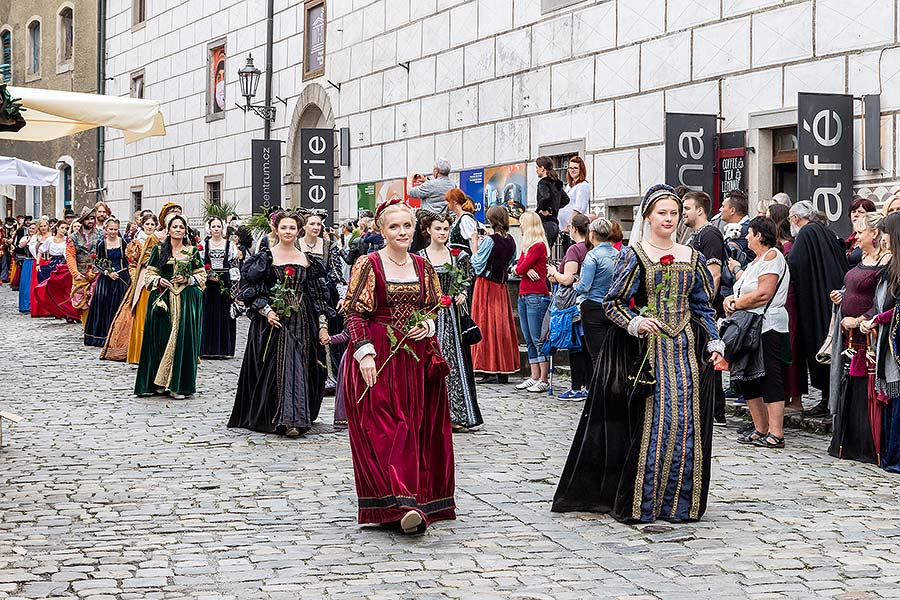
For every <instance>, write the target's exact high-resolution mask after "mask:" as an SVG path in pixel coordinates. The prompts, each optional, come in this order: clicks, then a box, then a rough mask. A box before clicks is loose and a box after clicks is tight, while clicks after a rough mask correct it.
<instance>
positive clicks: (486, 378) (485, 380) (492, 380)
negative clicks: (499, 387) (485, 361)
mask: <svg viewBox="0 0 900 600" xmlns="http://www.w3.org/2000/svg"><path fill="white" fill-rule="evenodd" d="M478 383H500V377H498V376H497V375H485V376H484V377H482V378H481V379H479V380H478Z"/></svg>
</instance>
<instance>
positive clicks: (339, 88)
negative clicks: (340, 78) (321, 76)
mask: <svg viewBox="0 0 900 600" xmlns="http://www.w3.org/2000/svg"><path fill="white" fill-rule="evenodd" d="M325 81H327V82H328V85H330V86H331V87H333V88H334V89H336V90H337V91H339V92H340V91H341V84H339V83H335V82H333V81H332V80H330V79H326V80H325Z"/></svg>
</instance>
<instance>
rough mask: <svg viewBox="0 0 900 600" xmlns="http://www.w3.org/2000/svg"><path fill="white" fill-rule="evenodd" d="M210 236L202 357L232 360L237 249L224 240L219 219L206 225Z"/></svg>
mask: <svg viewBox="0 0 900 600" xmlns="http://www.w3.org/2000/svg"><path fill="white" fill-rule="evenodd" d="M206 229H207V230H208V231H209V235H208V236H206V240H204V242H203V249H202V250H201V252H202V254H203V264H204V266H205V267H206V271H207V278H206V288H205V289H204V290H203V329H202V331H203V337H202V339H201V341H200V358H231V357H233V356H234V345H235V338H236V335H237V326H236V323H235V321H234V319H233V318H232V316H231V305H232V304H233V303H234V300H233V299H232V297H231V293H232V292H231V287H232V285H231V284H232V281H233V280H237V279H240V277H239V276H238V277H233V275H238V273H237V258H238V253H237V249H236V248H235V247H234V244H232V243H231V240H230V239H228V238H226V237H223V233H224V225H223V223H222V219H220V218H219V217H210V218H209V220H207V222H206Z"/></svg>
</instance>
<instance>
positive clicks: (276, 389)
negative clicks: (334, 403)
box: [228, 304, 327, 433]
mask: <svg viewBox="0 0 900 600" xmlns="http://www.w3.org/2000/svg"><path fill="white" fill-rule="evenodd" d="M317 331H318V328H317V327H316V321H315V317H314V315H313V313H312V310H311V308H310V307H309V306H308V305H306V304H303V305H302V307H301V309H300V312H299V313H296V314H294V315H293V316H291V317H290V318H287V319H284V320H282V327H281V328H279V329H275V328H272V327H270V326H269V323H268V321H267V320H266V319H264V318H263V317H261V316H259V315H255V316H253V317H252V319H251V321H250V331H249V333H248V335H247V348H246V350H244V360H243V362H242V363H241V374H240V376H239V377H238V385H237V393H236V394H235V398H234V408H232V411H231V418H230V419H229V420H228V427H242V428H244V429H251V430H253V431H260V432H262V433H284V431H285V430H286V429H287V428H289V427H296V428H297V429H299V430H301V431H305V430H308V429H309V428H310V427H312V424H313V421H315V420H316V419H317V418H318V416H319V409H320V408H321V406H322V398H323V396H324V394H325V377H326V374H327V367H326V364H325V349H324V347H323V346H322V345H321V344H319V340H318V337H317V336H316V332H317Z"/></svg>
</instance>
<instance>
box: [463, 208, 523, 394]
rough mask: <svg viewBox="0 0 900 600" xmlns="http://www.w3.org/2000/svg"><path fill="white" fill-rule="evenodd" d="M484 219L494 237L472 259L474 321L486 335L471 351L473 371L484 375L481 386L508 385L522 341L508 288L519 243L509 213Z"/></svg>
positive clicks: (489, 212) (482, 243)
mask: <svg viewBox="0 0 900 600" xmlns="http://www.w3.org/2000/svg"><path fill="white" fill-rule="evenodd" d="M485 217H486V219H487V222H488V226H489V227H490V228H491V230H492V231H493V233H492V234H491V235H489V236H486V237H484V238H482V239H481V240H480V241H479V242H478V251H477V252H476V253H475V255H474V256H473V257H472V268H473V269H474V271H475V275H476V277H475V288H474V291H473V293H472V319H473V320H474V321H475V323H476V324H477V325H478V327H479V328H480V329H481V331H483V332H487V335H485V336H484V337H483V339H482V340H481V342H479V343H478V344H475V346H473V347H472V368H473V369H474V371H475V372H476V373H484V374H485V375H484V377H482V378H481V380H479V383H503V384H505V383H509V374H510V373H515V372H517V371H518V370H519V340H518V337H517V335H516V327H515V324H514V323H515V322H514V321H513V311H512V303H511V302H510V300H509V291H508V290H507V288H506V282H507V280H508V279H509V265H510V264H511V263H512V261H513V259H514V258H515V255H516V241H515V240H514V239H513V237H512V236H511V235H509V213H508V212H507V211H506V209H505V208H504V207H502V206H492V207H490V208H489V209H488V210H487V214H486V215H485Z"/></svg>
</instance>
